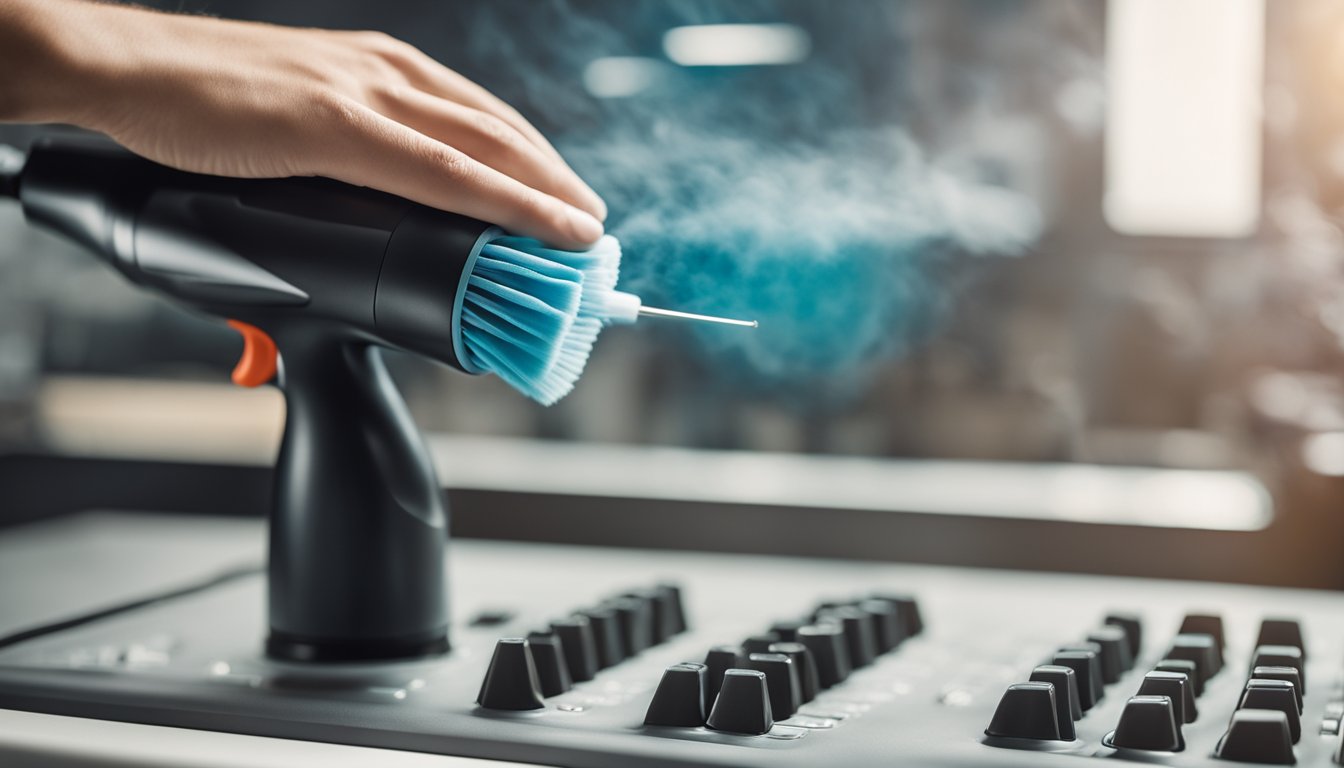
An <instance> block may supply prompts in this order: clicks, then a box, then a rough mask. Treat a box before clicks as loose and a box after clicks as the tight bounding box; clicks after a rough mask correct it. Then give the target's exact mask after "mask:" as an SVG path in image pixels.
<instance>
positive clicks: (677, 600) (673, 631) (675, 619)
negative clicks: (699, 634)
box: [653, 584, 687, 643]
mask: <svg viewBox="0 0 1344 768" xmlns="http://www.w3.org/2000/svg"><path fill="white" fill-rule="evenodd" d="M653 596H654V600H655V603H656V606H657V607H656V612H655V613H654V622H653V626H654V631H655V633H656V635H657V636H658V638H659V640H658V642H660V643H661V642H665V641H667V640H668V639H670V638H672V637H673V636H674V635H679V634H681V633H682V632H685V631H686V626H687V625H686V605H685V603H684V602H683V601H682V597H681V587H680V586H678V585H676V584H659V585H658V586H656V587H654V588H653Z"/></svg>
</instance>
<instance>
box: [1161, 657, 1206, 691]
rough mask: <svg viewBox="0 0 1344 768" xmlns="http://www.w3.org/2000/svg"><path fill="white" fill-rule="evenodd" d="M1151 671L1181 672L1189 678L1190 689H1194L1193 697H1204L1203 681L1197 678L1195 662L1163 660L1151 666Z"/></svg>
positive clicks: (1197, 669) (1197, 668)
mask: <svg viewBox="0 0 1344 768" xmlns="http://www.w3.org/2000/svg"><path fill="white" fill-rule="evenodd" d="M1153 669H1155V670H1160V671H1162V672H1181V673H1184V674H1185V675H1186V676H1187V677H1189V678H1190V687H1191V688H1192V689H1194V691H1195V696H1196V697H1199V696H1203V695H1204V681H1203V680H1202V679H1200V677H1199V674H1198V672H1199V667H1198V666H1196V665H1195V662H1193V661H1191V660H1189V659H1163V660H1161V661H1159V662H1157V663H1156V664H1154V665H1153Z"/></svg>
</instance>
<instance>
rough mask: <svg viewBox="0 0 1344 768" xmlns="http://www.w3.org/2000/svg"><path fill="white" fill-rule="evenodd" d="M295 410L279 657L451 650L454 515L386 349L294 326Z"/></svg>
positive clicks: (278, 585) (273, 551)
mask: <svg viewBox="0 0 1344 768" xmlns="http://www.w3.org/2000/svg"><path fill="white" fill-rule="evenodd" d="M276 341H277V343H278V344H279V345H280V347H281V348H282V349H283V350H284V358H283V360H284V373H283V377H284V392H285V401H286V403H287V406H288V409H289V412H288V417H287V419H286V421H285V435H284V442H283V443H282V445H281V449H280V456H279V459H278V463H277V466H276V485H275V506H274V508H273V509H272V511H271V521H270V529H271V537H270V560H269V576H270V626H271V634H270V637H269V638H268V639H267V642H266V651H267V653H268V654H269V655H271V656H274V657H278V658H284V659H290V660H295V661H332V660H356V659H376V658H400V657H408V656H418V655H425V654H430V653H438V652H442V651H445V650H447V648H448V636H447V624H448V601H447V597H446V583H445V579H444V557H445V544H446V541H447V535H448V516H447V512H446V511H445V509H444V504H443V500H442V493H441V491H440V486H439V484H438V481H437V480H436V479H435V476H434V469H433V466H432V464H431V462H430V459H429V455H428V453H427V451H426V449H425V446H424V443H423V442H422V440H421V439H420V435H419V432H417V431H416V428H415V424H414V422H412V420H411V416H410V412H409V411H408V410H407V408H406V404H405V402H404V401H403V400H402V398H401V396H400V394H399V393H398V392H397V389H396V386H395V385H394V384H393V382H392V379H391V377H390V376H389V375H388V372H387V368H386V366H385V365H384V364H383V359H382V353H381V351H380V350H379V349H378V347H375V346H372V345H369V344H366V343H363V342H361V341H358V340H350V339H342V338H339V337H336V336H333V335H332V334H330V333H329V332H327V331H325V330H324V329H321V328H314V327H302V328H289V327H287V328H286V330H285V331H284V332H283V333H281V334H280V336H279V337H278V338H277V339H276Z"/></svg>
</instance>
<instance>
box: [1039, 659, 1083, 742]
mask: <svg viewBox="0 0 1344 768" xmlns="http://www.w3.org/2000/svg"><path fill="white" fill-rule="evenodd" d="M1031 682H1033V683H1050V684H1051V685H1053V686H1055V719H1056V720H1058V721H1059V738H1060V739H1062V740H1063V741H1073V740H1074V739H1076V738H1077V735H1076V733H1075V730H1074V727H1073V721H1074V720H1080V719H1082V717H1083V708H1082V707H1081V706H1079V704H1078V674H1077V673H1076V672H1074V671H1073V670H1072V669H1070V668H1068V667H1059V666H1055V665H1053V664H1044V665H1041V666H1039V667H1037V668H1035V669H1033V670H1031Z"/></svg>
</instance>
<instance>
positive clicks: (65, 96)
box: [0, 0, 74, 122]
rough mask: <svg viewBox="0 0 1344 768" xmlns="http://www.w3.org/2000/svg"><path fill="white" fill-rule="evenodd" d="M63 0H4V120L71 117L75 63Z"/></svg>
mask: <svg viewBox="0 0 1344 768" xmlns="http://www.w3.org/2000/svg"><path fill="white" fill-rule="evenodd" d="M64 5H65V3H63V2H42V0H0V69H2V70H3V71H5V72H7V73H9V74H8V76H6V77H3V78H0V120H6V121H16V122H58V121H66V120H67V117H66V116H65V115H63V114H62V113H63V112H64V111H66V110H67V109H68V107H67V106H66V105H67V103H68V102H70V101H71V98H70V94H69V93H68V91H69V89H70V88H71V86H72V85H74V83H73V78H72V77H71V72H70V70H71V67H70V62H69V61H68V55H67V53H66V49H67V46H65V45H63V44H62V43H61V40H60V37H59V34H60V27H61V16H62V15H63V14H62V11H63V10H64V9H63V8H62V6H64Z"/></svg>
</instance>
